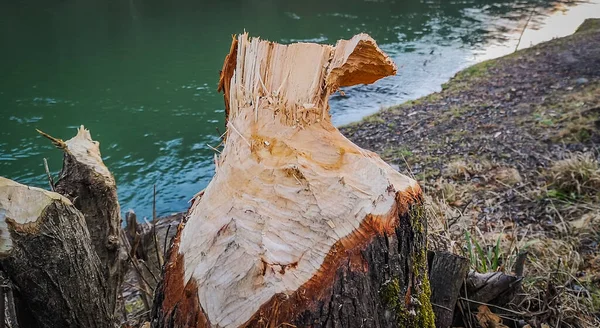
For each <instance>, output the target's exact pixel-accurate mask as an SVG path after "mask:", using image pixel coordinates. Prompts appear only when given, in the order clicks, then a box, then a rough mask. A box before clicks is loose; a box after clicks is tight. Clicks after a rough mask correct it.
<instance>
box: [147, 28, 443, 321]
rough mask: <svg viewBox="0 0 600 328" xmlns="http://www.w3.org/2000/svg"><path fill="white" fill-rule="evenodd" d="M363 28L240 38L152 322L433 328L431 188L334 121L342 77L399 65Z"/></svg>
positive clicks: (365, 77)
mask: <svg viewBox="0 0 600 328" xmlns="http://www.w3.org/2000/svg"><path fill="white" fill-rule="evenodd" d="M395 72H396V67H395V65H394V63H393V62H392V61H391V60H390V59H389V58H388V57H387V56H386V55H385V54H384V53H383V52H382V51H381V50H380V49H379V48H378V47H377V45H376V43H375V41H373V39H371V38H370V37H369V36H367V35H365V34H361V35H357V36H355V37H354V38H352V39H351V40H343V41H339V42H338V43H337V45H336V46H335V47H333V46H327V45H318V44H309V43H302V44H292V45H279V44H276V43H272V42H267V41H261V40H259V39H257V38H255V39H249V38H248V36H247V34H244V35H240V36H238V37H237V38H236V39H234V41H233V44H232V46H231V52H230V53H229V55H228V56H227V57H226V60H225V63H224V67H223V70H222V74H221V79H220V82H219V89H220V90H222V91H224V94H225V95H224V98H225V103H226V112H227V128H228V129H227V133H226V142H225V146H224V149H223V151H222V153H221V155H220V156H219V157H218V158H217V159H216V173H215V176H214V178H213V180H212V181H211V182H210V184H209V186H208V187H207V188H206V190H205V192H204V193H203V195H202V197H201V198H200V197H199V196H198V197H196V198H195V199H194V201H193V205H192V207H191V208H190V210H189V212H188V215H187V218H186V220H184V221H185V222H184V223H182V224H181V225H180V227H179V230H178V232H177V235H176V237H175V240H174V242H173V247H172V249H171V251H170V254H169V256H168V258H167V262H166V265H165V273H164V280H163V282H162V283H161V284H160V285H159V286H158V290H157V292H156V293H155V295H156V297H155V302H154V304H155V307H154V314H153V315H154V318H155V319H154V322H153V325H154V327H222V328H229V327H285V326H289V327H293V326H295V327H350V328H352V327H396V326H415V327H433V326H434V319H433V312H432V308H431V303H430V300H429V297H430V287H429V281H428V280H427V256H426V250H425V240H426V223H425V219H424V217H423V216H422V215H421V189H420V187H419V185H418V184H417V183H416V182H415V181H414V180H412V179H410V178H408V177H406V176H403V175H401V174H399V173H398V172H396V171H395V170H393V169H392V168H391V167H389V166H388V165H387V164H386V163H384V162H383V161H382V160H381V159H380V158H379V157H378V156H377V155H376V154H374V153H371V152H369V151H365V150H363V149H360V148H359V147H358V146H356V145H354V144H353V143H351V142H350V141H349V140H348V139H346V138H345V137H344V136H342V135H341V134H340V133H339V131H338V130H337V129H336V128H335V127H334V126H333V125H332V123H331V120H330V116H329V105H328V102H327V101H328V97H329V95H330V94H331V93H333V92H335V91H337V90H338V89H339V87H342V86H350V85H355V84H360V83H372V82H374V81H376V80H377V79H379V78H382V77H385V76H388V75H391V74H394V73H395Z"/></svg>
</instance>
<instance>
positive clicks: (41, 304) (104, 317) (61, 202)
mask: <svg viewBox="0 0 600 328" xmlns="http://www.w3.org/2000/svg"><path fill="white" fill-rule="evenodd" d="M91 245H92V244H91V240H90V235H89V233H88V231H87V228H86V224H85V219H84V218H83V215H82V214H81V213H80V212H79V211H78V210H77V209H76V208H75V206H73V204H72V203H71V201H70V200H68V199H67V198H65V197H63V196H61V195H59V194H57V193H54V192H50V191H46V190H43V189H39V188H33V187H28V186H25V185H21V184H18V183H16V182H14V181H11V180H8V179H5V178H2V177H0V264H1V265H2V268H3V270H4V271H5V273H6V274H7V275H8V278H9V279H10V280H11V281H12V282H13V283H14V284H15V285H16V286H17V289H18V293H19V296H20V297H19V305H18V306H19V307H20V308H21V309H22V311H23V312H26V313H27V315H30V316H32V317H33V319H34V320H32V321H29V322H28V324H27V326H28V327H29V326H30V325H34V324H35V325H36V326H38V327H48V328H51V327H52V328H54V327H98V328H107V327H114V322H113V316H112V313H111V311H110V309H109V304H107V302H106V299H107V294H110V292H111V291H110V290H109V289H108V285H107V281H106V279H105V277H104V274H103V272H102V264H101V262H100V259H99V258H98V256H97V255H96V252H95V251H94V249H93V248H92V246H91ZM17 310H19V308H17ZM27 319H29V320H30V319H31V318H27ZM22 327H25V326H22Z"/></svg>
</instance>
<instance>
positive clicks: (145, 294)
mask: <svg viewBox="0 0 600 328" xmlns="http://www.w3.org/2000/svg"><path fill="white" fill-rule="evenodd" d="M120 236H121V242H122V243H123V246H125V248H126V250H127V257H128V258H129V261H130V262H131V264H132V265H133V269H134V270H135V273H136V276H137V280H138V285H139V289H140V290H141V291H142V296H141V298H142V302H143V303H144V308H145V309H146V310H150V301H149V300H148V297H149V296H151V295H152V294H151V293H150V291H149V290H148V288H149V287H148V286H150V284H149V283H148V281H147V280H146V278H144V275H143V274H142V270H141V269H140V267H139V263H138V262H137V260H136V259H135V258H133V257H132V256H131V245H130V244H129V241H128V240H127V237H125V233H124V232H123V230H122V229H121V234H120Z"/></svg>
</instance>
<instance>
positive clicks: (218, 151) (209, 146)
mask: <svg viewBox="0 0 600 328" xmlns="http://www.w3.org/2000/svg"><path fill="white" fill-rule="evenodd" d="M206 146H208V148H210V149H212V150H214V151H216V152H217V153H219V154H220V153H221V151H220V150H218V149H217V148H215V147H213V146H211V145H209V144H206Z"/></svg>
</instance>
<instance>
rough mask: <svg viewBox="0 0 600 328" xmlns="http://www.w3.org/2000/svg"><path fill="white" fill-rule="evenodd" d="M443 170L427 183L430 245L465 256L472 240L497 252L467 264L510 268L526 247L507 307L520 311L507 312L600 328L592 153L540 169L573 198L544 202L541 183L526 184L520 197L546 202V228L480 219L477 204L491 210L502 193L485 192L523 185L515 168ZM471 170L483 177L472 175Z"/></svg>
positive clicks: (465, 165)
mask: <svg viewBox="0 0 600 328" xmlns="http://www.w3.org/2000/svg"><path fill="white" fill-rule="evenodd" d="M444 176H445V177H446V179H443V178H442V179H439V180H437V181H436V182H435V183H433V184H432V185H427V184H426V185H425V190H427V191H428V192H429V194H428V195H426V196H425V209H426V213H427V219H428V226H429V240H428V243H429V248H430V249H437V250H445V251H451V252H454V253H456V254H459V255H463V256H464V255H466V256H467V257H469V250H468V248H467V247H466V246H467V245H471V247H473V244H475V243H477V246H478V247H480V248H481V249H483V253H485V254H496V252H497V255H496V257H498V260H497V264H498V265H497V266H492V265H490V263H495V262H496V260H495V259H486V258H480V257H479V256H475V260H473V258H471V260H472V261H475V263H473V262H472V267H473V268H474V269H476V270H481V268H482V267H484V268H487V270H491V271H494V270H499V271H503V272H505V273H507V274H510V273H511V272H513V270H514V267H515V262H516V259H517V257H518V255H519V254H520V253H522V252H524V251H526V252H527V253H528V260H527V262H526V265H525V271H524V276H525V278H524V280H523V283H522V287H523V294H521V295H519V298H518V299H516V300H515V301H514V303H512V304H508V305H506V306H507V308H509V309H511V310H513V311H515V313H520V315H511V316H508V317H510V318H512V319H514V320H521V319H522V320H526V321H527V322H528V323H531V324H532V327H541V326H545V325H548V326H549V327H584V328H588V327H589V328H592V327H600V320H599V317H597V315H599V314H600V254H599V247H598V244H600V205H599V204H598V200H597V199H596V198H594V197H593V196H595V195H596V193H597V191H596V190H598V189H597V188H600V169H599V166H598V161H597V160H596V159H595V158H594V157H593V156H592V155H591V154H574V155H571V156H569V157H568V158H566V159H563V160H559V161H556V162H554V163H553V164H552V165H551V167H550V168H549V169H548V171H547V172H546V173H543V176H545V177H546V179H547V181H548V187H549V188H554V189H556V190H560V191H561V192H563V193H574V194H576V195H577V196H578V197H577V198H575V199H569V200H568V201H562V200H559V199H555V198H552V199H551V200H550V201H547V196H546V195H547V193H548V191H547V190H546V189H545V187H544V185H543V184H542V185H539V186H538V187H535V186H534V187H532V188H531V189H525V190H523V194H522V196H521V197H523V198H522V199H521V201H526V202H530V203H531V204H532V206H533V205H534V204H536V205H535V206H538V207H544V206H545V208H541V209H539V210H540V211H541V212H540V213H546V215H549V216H551V217H554V218H555V219H556V222H555V223H552V224H550V225H549V226H548V225H544V224H543V223H531V224H522V225H519V224H515V223H514V222H513V221H512V220H510V217H506V218H504V219H501V220H497V221H493V222H489V221H488V222H486V221H485V220H483V221H482V220H480V218H481V216H480V213H481V211H482V208H481V207H480V206H483V207H488V208H494V206H495V205H496V204H495V203H496V202H498V201H499V200H500V199H501V198H493V199H491V201H488V200H490V198H489V197H488V196H487V195H490V194H492V195H493V194H498V195H501V193H502V192H503V191H507V190H509V191H510V190H513V191H515V190H516V188H522V187H523V186H524V185H527V183H526V181H524V178H523V177H522V176H521V174H520V173H519V171H518V170H516V169H515V168H510V167H505V166H500V165H492V164H490V163H483V164H481V163H480V164H478V165H475V164H473V163H469V162H466V161H455V162H452V163H450V164H449V165H448V166H447V167H446V169H445V170H444ZM475 176H478V177H480V179H476V180H474V181H476V182H474V181H471V180H472V179H473V177H475ZM542 182H543V181H542ZM519 193H520V192H519V191H515V194H517V195H518V194H519ZM524 198H526V200H524ZM476 204H479V205H476ZM465 235H467V236H469V238H470V239H465ZM472 251H473V250H471V255H472ZM483 262H487V263H486V265H482V264H483ZM508 317H507V318H508ZM509 321H510V320H509ZM505 323H506V321H505Z"/></svg>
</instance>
